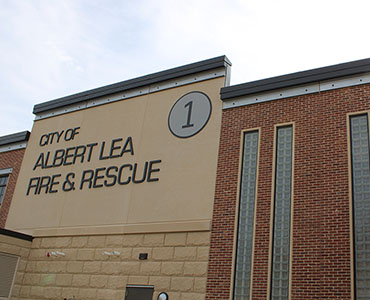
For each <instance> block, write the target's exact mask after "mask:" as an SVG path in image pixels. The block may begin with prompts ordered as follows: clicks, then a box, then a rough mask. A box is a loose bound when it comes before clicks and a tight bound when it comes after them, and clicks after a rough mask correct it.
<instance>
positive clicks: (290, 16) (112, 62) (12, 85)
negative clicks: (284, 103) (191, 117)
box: [0, 0, 370, 136]
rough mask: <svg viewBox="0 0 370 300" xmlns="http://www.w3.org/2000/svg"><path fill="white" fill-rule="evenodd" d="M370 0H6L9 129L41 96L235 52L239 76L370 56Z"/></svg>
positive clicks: (0, 65)
mask: <svg viewBox="0 0 370 300" xmlns="http://www.w3.org/2000/svg"><path fill="white" fill-rule="evenodd" d="M369 12H370V1H369V0H364V1H359V0H352V1H349V0H347V1H342V0H335V1H332V0H310V1H303V0H301V1H299V0H295V1H293V0H292V1H291V0H253V1H249V0H183V1H178V0H130V1H129V0H121V1H118V0H104V1H103V0H100V1H99V0H69V1H67V0H0V102H1V106H0V136H2V135H6V134H10V133H15V132H18V131H23V130H31V128H32V123H33V119H34V115H33V114H32V109H33V106H34V105H35V104H37V103H42V102H45V101H49V100H53V99H56V98H60V97H63V96H67V95H70V94H74V93H77V92H82V91H85V90H88V89H92V88H96V87H100V86H104V85H106V84H110V83H115V82H119V81H123V80H127V79H131V78H134V77H138V76H142V75H146V74H149V73H154V72H158V71H162V70H165V69H169V68H173V67H177V66H181V65H184V64H188V63H192V62H196V61H200V60H204V59H207V58H212V57H215V56H219V55H223V54H225V55H227V57H228V58H229V59H230V60H231V62H232V63H233V67H232V73H231V84H237V83H242V82H248V81H252V80H258V79H263V78H267V77H271V76H277V75H283V74H288V73H292V72H296V71H303V70H308V69H312V68H316V67H324V66H328V65H333V64H337V63H342V62H348V61H353V60H358V59H363V58H368V57H370V38H369V29H370V17H369Z"/></svg>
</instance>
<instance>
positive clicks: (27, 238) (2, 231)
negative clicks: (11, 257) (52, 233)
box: [0, 228, 33, 242]
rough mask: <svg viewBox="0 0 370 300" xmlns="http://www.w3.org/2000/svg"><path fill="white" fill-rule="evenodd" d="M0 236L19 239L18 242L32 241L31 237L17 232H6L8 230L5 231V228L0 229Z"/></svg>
mask: <svg viewBox="0 0 370 300" xmlns="http://www.w3.org/2000/svg"><path fill="white" fill-rule="evenodd" d="M0 234H2V235H6V236H10V237H14V238H16V239H20V240H25V241H30V242H32V240H33V236H31V235H28V234H24V233H20V232H17V231H12V230H8V229H5V228H0Z"/></svg>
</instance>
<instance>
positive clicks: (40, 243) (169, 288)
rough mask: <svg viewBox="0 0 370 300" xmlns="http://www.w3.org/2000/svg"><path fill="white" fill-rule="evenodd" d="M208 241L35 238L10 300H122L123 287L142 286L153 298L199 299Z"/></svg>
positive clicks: (166, 236) (192, 237)
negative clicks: (150, 290)
mask: <svg viewBox="0 0 370 300" xmlns="http://www.w3.org/2000/svg"><path fill="white" fill-rule="evenodd" d="M209 242H210V232H181V233H155V234H130V235H99V236H73V237H72V236H66V237H45V238H34V240H33V242H32V246H31V250H30V253H29V259H28V263H27V265H26V266H25V270H24V272H22V273H19V274H18V275H17V279H16V285H17V286H16V288H15V289H14V291H13V295H12V299H13V300H16V299H64V298H68V299H70V298H72V296H75V299H94V300H95V299H102V300H110V299H112V300H114V299H117V300H118V299H119V300H123V299H124V297H125V289H126V285H127V284H143V285H154V289H155V292H154V295H153V299H157V296H158V293H159V292H162V291H165V292H167V293H168V295H169V297H170V299H171V300H204V298H205V290H206V274H207V268H208V259H209ZM51 251H61V252H63V253H65V256H57V257H55V256H50V257H47V256H46V253H47V252H51ZM104 251H108V252H110V251H119V252H120V256H107V255H103V252H104ZM139 253H148V259H147V260H139Z"/></svg>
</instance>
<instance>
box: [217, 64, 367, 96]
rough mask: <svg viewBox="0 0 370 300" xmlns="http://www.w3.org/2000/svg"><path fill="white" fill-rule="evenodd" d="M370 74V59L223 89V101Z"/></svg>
mask: <svg viewBox="0 0 370 300" xmlns="http://www.w3.org/2000/svg"><path fill="white" fill-rule="evenodd" d="M366 72H370V58H366V59H361V60H356V61H352V62H346V63H341V64H337V65H332V66H328V67H321V68H317V69H311V70H307V71H301V72H296V73H291V74H287V75H281V76H276V77H271V78H267V79H261V80H256V81H251V82H247V83H242V84H238V85H233V86H228V87H223V88H221V92H220V93H221V100H228V99H231V98H235V97H240V96H246V95H251V94H257V93H262V92H266V91H271V90H276V89H281V88H287V87H292V86H296V85H301V84H307V83H313V82H318V81H324V80H330V79H334V78H338V77H345V76H351V75H355V74H360V73H366Z"/></svg>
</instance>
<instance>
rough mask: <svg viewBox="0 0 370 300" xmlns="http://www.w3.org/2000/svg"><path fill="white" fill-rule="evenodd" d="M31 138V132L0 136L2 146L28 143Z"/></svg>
mask: <svg viewBox="0 0 370 300" xmlns="http://www.w3.org/2000/svg"><path fill="white" fill-rule="evenodd" d="M29 137H30V132H29V131H22V132H18V133H13V134H9V135H4V136H0V146H3V145H8V144H13V143H18V142H27V141H28V139H29Z"/></svg>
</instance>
